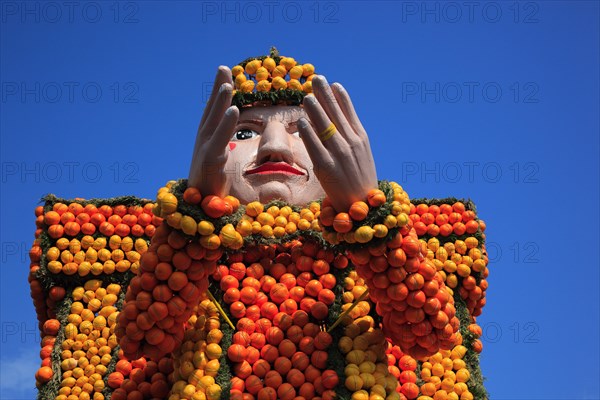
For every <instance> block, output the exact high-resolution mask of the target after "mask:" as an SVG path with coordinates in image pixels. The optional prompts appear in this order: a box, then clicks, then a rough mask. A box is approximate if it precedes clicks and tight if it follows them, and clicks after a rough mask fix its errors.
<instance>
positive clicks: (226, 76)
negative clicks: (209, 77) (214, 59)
mask: <svg viewBox="0 0 600 400" xmlns="http://www.w3.org/2000/svg"><path fill="white" fill-rule="evenodd" d="M232 79H233V78H232V77H231V70H230V69H229V67H226V66H224V65H221V66H220V67H219V69H218V70H217V75H216V77H215V82H214V84H213V88H212V92H211V93H210V97H209V98H208V102H207V103H206V107H204V113H203V114H202V120H201V121H200V125H199V128H198V129H200V128H201V127H202V125H204V121H206V118H208V114H209V113H210V109H211V108H212V105H213V103H214V101H215V98H216V97H217V94H218V93H219V89H220V88H221V85H222V84H224V83H229V84H230V85H231V86H233V80H232Z"/></svg>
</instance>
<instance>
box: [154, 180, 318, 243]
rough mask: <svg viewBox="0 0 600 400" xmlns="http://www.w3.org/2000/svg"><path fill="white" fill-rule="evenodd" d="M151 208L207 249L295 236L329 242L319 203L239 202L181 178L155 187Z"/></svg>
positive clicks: (280, 241) (280, 240)
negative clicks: (207, 190) (189, 184)
mask: <svg viewBox="0 0 600 400" xmlns="http://www.w3.org/2000/svg"><path fill="white" fill-rule="evenodd" d="M153 212H154V213H155V215H158V216H161V217H162V218H163V219H164V221H165V222H166V223H167V224H168V225H169V226H170V227H172V228H175V229H177V230H180V231H181V232H183V233H184V234H185V235H187V236H189V237H191V238H197V239H199V243H200V244H201V245H202V246H203V247H205V248H207V249H216V248H218V247H220V246H223V247H225V248H228V249H231V250H237V249H240V248H241V247H242V246H244V245H252V244H279V243H283V242H286V241H289V240H293V239H295V238H297V237H299V236H304V237H311V238H313V239H314V240H316V241H318V242H321V243H322V244H323V246H325V247H328V246H330V244H329V243H327V242H325V241H324V240H323V237H322V229H321V226H320V224H319V215H320V213H321V204H320V202H318V201H314V202H311V203H310V204H308V205H307V206H305V207H299V206H295V205H290V204H287V203H285V202H283V201H279V200H274V201H271V202H269V203H267V204H262V203H260V202H258V201H254V202H251V203H249V204H246V205H243V204H240V202H239V200H238V199H236V198H235V197H233V196H225V197H219V196H215V195H205V194H202V193H200V192H199V191H198V189H196V188H193V187H188V182H187V180H186V179H180V180H178V181H169V182H168V183H167V184H166V185H165V186H164V187H162V188H160V189H159V190H158V194H157V199H156V204H155V206H154V209H153Z"/></svg>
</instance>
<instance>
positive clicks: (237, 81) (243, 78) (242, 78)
mask: <svg viewBox="0 0 600 400" xmlns="http://www.w3.org/2000/svg"><path fill="white" fill-rule="evenodd" d="M247 80H248V79H247V78H246V75H244V74H239V75H238V76H236V77H235V87H236V88H238V89H239V88H240V87H241V86H242V83H244V82H246V81H247Z"/></svg>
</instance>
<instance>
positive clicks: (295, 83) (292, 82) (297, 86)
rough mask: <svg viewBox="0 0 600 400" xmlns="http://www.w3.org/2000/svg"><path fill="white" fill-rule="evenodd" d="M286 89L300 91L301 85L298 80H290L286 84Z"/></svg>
mask: <svg viewBox="0 0 600 400" xmlns="http://www.w3.org/2000/svg"><path fill="white" fill-rule="evenodd" d="M294 68H295V67H294ZM287 87H288V89H296V90H302V84H301V83H300V81H299V80H298V79H290V80H289V82H288V83H287Z"/></svg>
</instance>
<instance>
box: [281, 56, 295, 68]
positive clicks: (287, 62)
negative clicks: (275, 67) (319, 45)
mask: <svg viewBox="0 0 600 400" xmlns="http://www.w3.org/2000/svg"><path fill="white" fill-rule="evenodd" d="M279 65H283V66H284V67H285V69H287V70H288V71H289V70H290V69H292V68H293V67H294V66H295V65H296V60H294V59H293V58H292V57H282V58H281V60H280V61H279Z"/></svg>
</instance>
